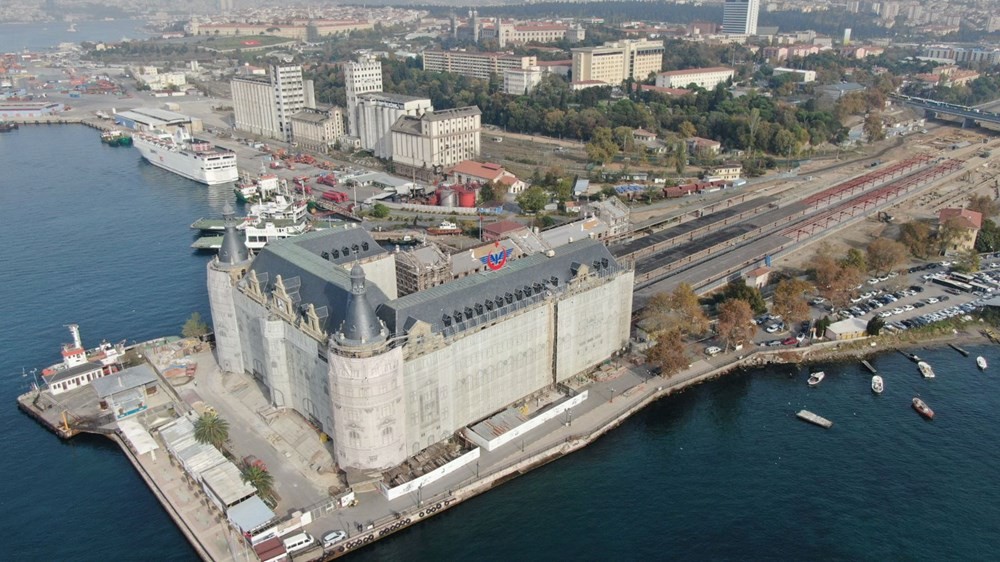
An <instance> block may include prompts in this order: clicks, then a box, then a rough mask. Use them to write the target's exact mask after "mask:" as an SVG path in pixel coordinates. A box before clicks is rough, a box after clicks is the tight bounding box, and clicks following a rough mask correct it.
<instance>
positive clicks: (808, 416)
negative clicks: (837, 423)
mask: <svg viewBox="0 0 1000 562" xmlns="http://www.w3.org/2000/svg"><path fill="white" fill-rule="evenodd" d="M795 415H796V416H798V418H799V419H800V420H805V421H807V422H809V423H812V424H816V425H818V426H820V427H824V428H826V429H830V428H831V427H833V422H832V421H830V420H828V419H826V418H824V417H822V416H817V415H816V414H814V413H812V412H810V411H809V410H799V413H797V414H795Z"/></svg>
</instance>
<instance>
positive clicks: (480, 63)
mask: <svg viewBox="0 0 1000 562" xmlns="http://www.w3.org/2000/svg"><path fill="white" fill-rule="evenodd" d="M423 57H424V70H430V71H432V72H454V73H455V74H461V75H462V76H469V77H471V78H482V79H488V78H489V77H490V74H498V75H503V73H504V71H505V70H508V69H526V68H531V67H532V66H536V63H537V62H538V61H537V60H536V58H535V57H530V56H524V57H519V56H515V55H511V54H507V53H472V52H465V51H435V50H427V51H424V52H423Z"/></svg>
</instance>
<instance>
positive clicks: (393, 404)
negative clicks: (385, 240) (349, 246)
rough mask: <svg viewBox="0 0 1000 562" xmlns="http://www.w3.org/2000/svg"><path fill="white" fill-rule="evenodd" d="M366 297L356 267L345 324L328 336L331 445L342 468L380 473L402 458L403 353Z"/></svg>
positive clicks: (404, 431) (352, 273) (356, 264)
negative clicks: (332, 433) (394, 344)
mask: <svg viewBox="0 0 1000 562" xmlns="http://www.w3.org/2000/svg"><path fill="white" fill-rule="evenodd" d="M366 293H367V289H366V286H365V272H364V270H363V269H362V268H361V265H360V264H358V263H355V264H354V267H353V268H352V269H351V294H350V296H349V297H348V300H347V309H346V312H345V314H344V322H343V324H341V326H340V329H339V330H337V332H336V333H334V335H333V336H332V337H331V338H330V354H329V364H330V370H329V376H330V389H331V392H330V395H331V396H330V399H331V400H332V406H333V407H332V410H333V425H334V438H333V443H334V451H335V455H336V460H337V464H338V465H340V467H341V468H355V469H359V470H379V469H384V468H388V467H391V466H395V465H397V464H399V463H401V462H403V460H404V459H405V458H406V447H405V437H406V435H405V434H406V419H405V411H404V404H403V350H402V348H400V347H396V346H393V345H392V342H391V340H390V338H389V333H388V330H387V329H386V327H385V324H384V323H382V321H380V320H379V319H378V317H377V316H376V315H375V310H374V309H373V308H372V306H371V304H370V303H369V302H368V297H367V296H366Z"/></svg>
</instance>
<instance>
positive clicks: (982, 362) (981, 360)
mask: <svg viewBox="0 0 1000 562" xmlns="http://www.w3.org/2000/svg"><path fill="white" fill-rule="evenodd" d="M976 366H978V367H979V370H980V371H985V370H986V367H987V365H986V358H985V357H983V356H982V355H980V356H979V357H976Z"/></svg>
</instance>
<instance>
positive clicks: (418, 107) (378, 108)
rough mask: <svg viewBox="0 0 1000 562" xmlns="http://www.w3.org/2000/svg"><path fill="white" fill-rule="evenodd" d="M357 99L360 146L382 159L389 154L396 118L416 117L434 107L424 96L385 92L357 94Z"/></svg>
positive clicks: (390, 154)
mask: <svg viewBox="0 0 1000 562" xmlns="http://www.w3.org/2000/svg"><path fill="white" fill-rule="evenodd" d="M357 100H358V101H357V104H358V108H357V113H358V130H357V133H358V134H357V136H358V137H359V138H360V139H361V148H362V149H364V150H371V151H372V152H373V153H374V154H375V156H376V157H378V158H385V159H389V158H392V156H393V151H392V133H391V130H392V127H393V125H394V124H395V123H396V121H398V120H399V118H400V117H402V116H404V115H412V116H420V115H423V114H424V113H426V112H428V111H431V110H433V109H434V108H433V107H432V106H431V100H429V99H427V98H421V97H416V96H404V95H402V94H388V93H385V92H372V93H368V94H360V95H359V96H358V97H357Z"/></svg>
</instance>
